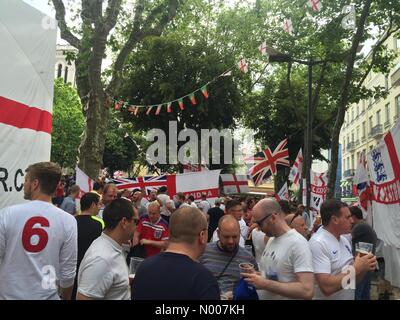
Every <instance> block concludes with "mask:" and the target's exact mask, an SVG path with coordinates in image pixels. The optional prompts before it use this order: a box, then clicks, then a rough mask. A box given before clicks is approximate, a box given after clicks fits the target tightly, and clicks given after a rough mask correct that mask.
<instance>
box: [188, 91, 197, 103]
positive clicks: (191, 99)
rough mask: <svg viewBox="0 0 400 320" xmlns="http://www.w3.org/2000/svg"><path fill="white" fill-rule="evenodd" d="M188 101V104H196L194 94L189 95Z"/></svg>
mask: <svg viewBox="0 0 400 320" xmlns="http://www.w3.org/2000/svg"><path fill="white" fill-rule="evenodd" d="M189 99H190V102H191V103H192V104H193V105H195V104H197V101H196V98H195V96H194V93H191V94H189Z"/></svg>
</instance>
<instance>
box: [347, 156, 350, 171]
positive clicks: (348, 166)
mask: <svg viewBox="0 0 400 320" xmlns="http://www.w3.org/2000/svg"><path fill="white" fill-rule="evenodd" d="M349 169H350V157H348V158H347V170H349Z"/></svg>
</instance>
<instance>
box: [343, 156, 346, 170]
mask: <svg viewBox="0 0 400 320" xmlns="http://www.w3.org/2000/svg"><path fill="white" fill-rule="evenodd" d="M343 171H346V160H345V159H343Z"/></svg>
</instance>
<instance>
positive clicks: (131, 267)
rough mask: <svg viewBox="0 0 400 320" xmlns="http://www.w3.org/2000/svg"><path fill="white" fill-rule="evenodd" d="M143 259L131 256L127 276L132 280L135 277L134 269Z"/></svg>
mask: <svg viewBox="0 0 400 320" xmlns="http://www.w3.org/2000/svg"><path fill="white" fill-rule="evenodd" d="M143 260H144V259H143V258H139V257H132V258H131V262H130V264H129V278H130V279H132V280H133V279H134V278H135V274H136V271H137V269H138V267H139V265H140V264H141V263H142V261H143Z"/></svg>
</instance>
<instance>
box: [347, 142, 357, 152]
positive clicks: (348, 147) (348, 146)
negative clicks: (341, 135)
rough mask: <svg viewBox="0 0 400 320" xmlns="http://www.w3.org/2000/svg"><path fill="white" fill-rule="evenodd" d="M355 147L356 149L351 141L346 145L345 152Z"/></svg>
mask: <svg viewBox="0 0 400 320" xmlns="http://www.w3.org/2000/svg"><path fill="white" fill-rule="evenodd" d="M355 147H356V145H355V143H354V141H351V142H349V143H348V144H347V147H346V150H347V151H351V150H354V148H355Z"/></svg>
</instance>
